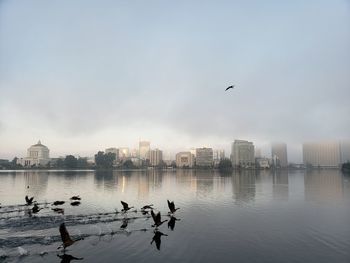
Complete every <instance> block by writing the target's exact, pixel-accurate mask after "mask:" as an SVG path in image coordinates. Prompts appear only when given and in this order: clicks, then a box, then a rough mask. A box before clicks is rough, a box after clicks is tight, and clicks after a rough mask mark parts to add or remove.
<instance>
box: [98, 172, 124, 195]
mask: <svg viewBox="0 0 350 263" xmlns="http://www.w3.org/2000/svg"><path fill="white" fill-rule="evenodd" d="M94 184H95V186H96V187H97V188H103V189H106V190H108V191H111V190H115V189H116V188H117V185H118V176H117V171H113V170H96V171H95V173H94Z"/></svg>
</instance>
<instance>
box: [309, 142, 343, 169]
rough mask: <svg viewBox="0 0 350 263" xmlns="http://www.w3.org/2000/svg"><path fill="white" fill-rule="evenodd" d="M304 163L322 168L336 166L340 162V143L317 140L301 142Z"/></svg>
mask: <svg viewBox="0 0 350 263" xmlns="http://www.w3.org/2000/svg"><path fill="white" fill-rule="evenodd" d="M303 161H304V164H305V165H311V166H313V167H323V168H336V167H339V165H340V163H341V156H340V144H339V143H338V142H318V143H304V144H303Z"/></svg>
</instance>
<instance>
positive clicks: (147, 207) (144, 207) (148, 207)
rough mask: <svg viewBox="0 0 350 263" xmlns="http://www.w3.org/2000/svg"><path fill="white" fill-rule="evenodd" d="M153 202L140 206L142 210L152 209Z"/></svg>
mask: <svg viewBox="0 0 350 263" xmlns="http://www.w3.org/2000/svg"><path fill="white" fill-rule="evenodd" d="M152 206H153V204H150V205H145V206H143V207H141V209H142V210H146V209H153V207H152Z"/></svg>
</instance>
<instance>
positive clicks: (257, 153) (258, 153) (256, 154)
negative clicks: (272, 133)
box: [255, 148, 262, 158]
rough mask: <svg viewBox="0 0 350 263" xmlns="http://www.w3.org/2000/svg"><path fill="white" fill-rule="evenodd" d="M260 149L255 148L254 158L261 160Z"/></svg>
mask: <svg viewBox="0 0 350 263" xmlns="http://www.w3.org/2000/svg"><path fill="white" fill-rule="evenodd" d="M261 157H262V156H261V149H260V148H255V158H261Z"/></svg>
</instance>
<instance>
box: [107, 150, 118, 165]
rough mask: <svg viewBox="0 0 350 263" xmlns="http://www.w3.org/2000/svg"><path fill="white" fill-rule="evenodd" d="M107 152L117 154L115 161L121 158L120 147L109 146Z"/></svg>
mask: <svg viewBox="0 0 350 263" xmlns="http://www.w3.org/2000/svg"><path fill="white" fill-rule="evenodd" d="M105 153H114V154H115V161H116V162H117V161H118V160H119V149H117V148H107V149H106V150H105Z"/></svg>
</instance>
